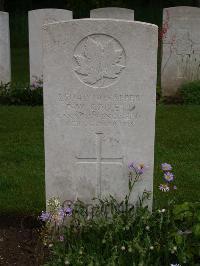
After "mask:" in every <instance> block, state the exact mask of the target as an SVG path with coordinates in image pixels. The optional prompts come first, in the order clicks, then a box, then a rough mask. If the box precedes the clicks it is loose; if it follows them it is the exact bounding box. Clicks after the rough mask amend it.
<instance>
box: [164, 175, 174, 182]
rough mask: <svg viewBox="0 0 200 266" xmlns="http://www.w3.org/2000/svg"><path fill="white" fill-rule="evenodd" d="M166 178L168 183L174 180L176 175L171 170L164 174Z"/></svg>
mask: <svg viewBox="0 0 200 266" xmlns="http://www.w3.org/2000/svg"><path fill="white" fill-rule="evenodd" d="M164 180H165V181H166V182H168V183H170V182H172V181H173V180H174V175H173V174H172V173H170V172H166V173H165V174H164Z"/></svg>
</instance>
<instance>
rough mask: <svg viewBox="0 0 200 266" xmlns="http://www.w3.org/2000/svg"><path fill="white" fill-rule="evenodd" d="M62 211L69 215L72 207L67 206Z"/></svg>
mask: <svg viewBox="0 0 200 266" xmlns="http://www.w3.org/2000/svg"><path fill="white" fill-rule="evenodd" d="M64 212H65V214H66V215H67V216H71V215H72V208H70V207H67V208H65V209H64Z"/></svg>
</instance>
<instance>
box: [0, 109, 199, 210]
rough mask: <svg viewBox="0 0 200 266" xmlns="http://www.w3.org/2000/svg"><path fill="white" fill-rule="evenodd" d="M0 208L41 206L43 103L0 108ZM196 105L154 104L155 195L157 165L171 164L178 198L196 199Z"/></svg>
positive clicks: (36, 208) (34, 208) (197, 189)
mask: <svg viewBox="0 0 200 266" xmlns="http://www.w3.org/2000/svg"><path fill="white" fill-rule="evenodd" d="M0 118H1V119H0V169H1V171H0V212H1V213H18V214H19V213H26V214H28V213H38V212H39V211H41V210H42V209H44V207H45V203H44V202H45V197H44V146H43V111H42V107H25V106H21V107H16V106H9V107H8V106H0ZM199 158H200V106H172V105H171V106H166V105H159V106H158V107H157V119H156V144H155V181H154V185H155V186H154V195H155V196H156V198H157V199H158V200H159V202H163V199H164V198H163V197H162V198H161V196H160V194H161V193H159V191H158V189H157V187H158V185H159V183H160V182H161V180H162V178H161V174H160V170H159V168H160V164H161V163H162V162H168V163H171V164H172V165H173V166H174V172H175V174H176V184H177V186H178V190H177V191H176V195H177V200H178V201H184V200H188V201H196V200H199V190H200V162H199Z"/></svg>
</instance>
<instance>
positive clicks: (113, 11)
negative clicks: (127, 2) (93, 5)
mask: <svg viewBox="0 0 200 266" xmlns="http://www.w3.org/2000/svg"><path fill="white" fill-rule="evenodd" d="M90 17H91V18H114V19H126V20H134V10H132V9H127V8H120V7H105V8H97V9H93V10H91V11H90Z"/></svg>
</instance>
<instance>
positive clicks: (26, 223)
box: [0, 215, 47, 266]
mask: <svg viewBox="0 0 200 266" xmlns="http://www.w3.org/2000/svg"><path fill="white" fill-rule="evenodd" d="M40 230H41V224H40V223H39V222H38V220H37V218H36V217H30V216H23V217H16V216H13V217H12V216H6V215H5V216H0V265H4V266H7V265H17V266H39V265H43V263H44V261H45V254H47V251H46V250H45V249H44V247H43V245H42V242H41V240H40Z"/></svg>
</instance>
